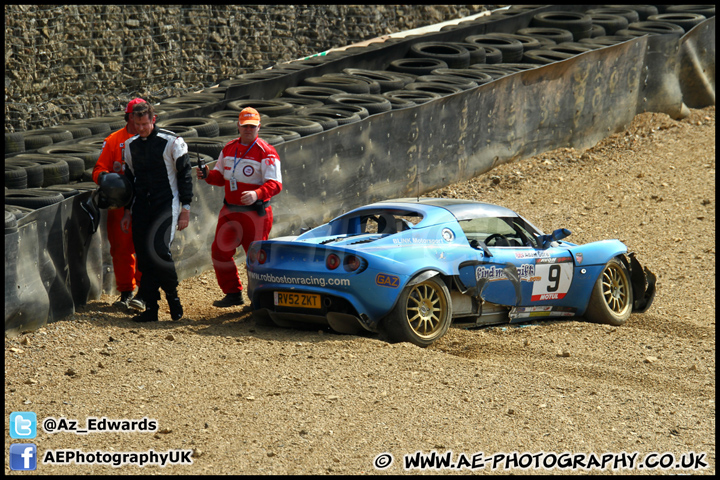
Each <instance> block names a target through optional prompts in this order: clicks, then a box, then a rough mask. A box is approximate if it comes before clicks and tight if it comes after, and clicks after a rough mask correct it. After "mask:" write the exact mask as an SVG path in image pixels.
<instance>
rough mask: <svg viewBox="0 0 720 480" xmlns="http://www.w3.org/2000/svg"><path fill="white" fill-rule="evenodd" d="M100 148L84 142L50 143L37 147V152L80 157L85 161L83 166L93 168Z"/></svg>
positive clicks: (98, 156)
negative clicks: (46, 145)
mask: <svg viewBox="0 0 720 480" xmlns="http://www.w3.org/2000/svg"><path fill="white" fill-rule="evenodd" d="M101 151H102V148H97V147H94V146H92V145H86V144H78V143H75V144H70V145H51V146H49V147H43V148H40V149H38V153H42V154H48V155H56V156H57V155H68V156H71V157H77V158H82V159H83V161H84V162H85V168H93V167H94V166H95V164H96V163H97V160H98V158H100V152H101Z"/></svg>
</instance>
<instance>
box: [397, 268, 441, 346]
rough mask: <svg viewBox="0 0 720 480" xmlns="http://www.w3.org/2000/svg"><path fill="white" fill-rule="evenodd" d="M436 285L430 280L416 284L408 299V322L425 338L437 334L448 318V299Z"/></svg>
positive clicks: (414, 330)
mask: <svg viewBox="0 0 720 480" xmlns="http://www.w3.org/2000/svg"><path fill="white" fill-rule="evenodd" d="M436 285H437V284H435V283H429V282H423V283H420V284H418V285H415V286H413V288H412V291H411V292H410V295H408V299H407V306H406V318H407V322H408V324H409V325H410V328H411V329H412V330H413V332H415V334H417V335H418V336H420V337H423V338H428V337H432V336H433V335H435V334H436V333H437V331H438V330H440V328H441V327H442V326H443V325H444V324H445V323H446V320H447V319H446V318H445V317H446V316H447V311H448V309H447V300H446V299H445V296H444V295H442V294H441V292H440V291H439V290H438V289H437V288H436Z"/></svg>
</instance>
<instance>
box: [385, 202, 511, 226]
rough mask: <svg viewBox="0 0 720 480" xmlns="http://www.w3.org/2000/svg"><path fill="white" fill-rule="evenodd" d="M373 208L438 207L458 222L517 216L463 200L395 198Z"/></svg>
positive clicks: (498, 208)
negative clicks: (446, 211)
mask: <svg viewBox="0 0 720 480" xmlns="http://www.w3.org/2000/svg"><path fill="white" fill-rule="evenodd" d="M373 205H374V206H378V207H380V206H397V207H405V208H408V207H409V208H412V207H417V206H418V205H428V206H432V207H440V208H444V209H446V210H448V211H449V212H450V213H452V214H453V216H454V217H455V218H456V219H457V220H458V221H460V220H470V219H473V218H483V217H517V216H518V214H517V213H515V212H514V211H512V210H510V209H509V208H505V207H501V206H499V205H494V204H492V203H483V202H477V201H474V200H463V199H458V198H425V197H420V198H396V199H390V200H383V201H381V202H377V203H375V204H373Z"/></svg>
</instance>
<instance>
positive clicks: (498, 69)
mask: <svg viewBox="0 0 720 480" xmlns="http://www.w3.org/2000/svg"><path fill="white" fill-rule="evenodd" d="M540 50H542V49H540ZM537 51H538V50H531V51H530V52H537ZM530 52H527V53H530ZM523 55H525V54H523ZM470 68H471V69H472V70H477V71H478V72H481V73H485V74H487V75H490V76H491V77H492V79H493V80H497V79H498V78H500V77H504V76H505V75H510V74H512V73H516V72H517V71H518V70H517V69H515V68H506V67H505V66H504V64H502V63H498V64H495V65H471V66H470Z"/></svg>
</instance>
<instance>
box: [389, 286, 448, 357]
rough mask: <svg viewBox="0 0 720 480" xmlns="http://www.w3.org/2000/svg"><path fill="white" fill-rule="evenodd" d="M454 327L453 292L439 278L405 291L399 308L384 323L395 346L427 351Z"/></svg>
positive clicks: (399, 302) (410, 287) (397, 305)
mask: <svg viewBox="0 0 720 480" xmlns="http://www.w3.org/2000/svg"><path fill="white" fill-rule="evenodd" d="M450 323H452V300H451V298H450V291H449V290H448V288H447V286H445V283H444V282H443V281H442V280H441V279H439V278H437V277H432V278H429V279H427V280H425V281H424V282H420V283H418V284H416V285H411V286H408V287H405V289H404V290H403V291H402V293H401V294H400V298H399V299H398V301H397V304H396V305H395V308H394V309H393V310H392V312H390V314H389V315H388V316H387V317H385V318H384V319H383V325H384V329H385V332H386V334H387V336H388V339H389V340H390V341H391V342H410V343H413V344H415V345H417V346H419V347H427V346H428V345H430V344H432V343H433V342H434V341H436V340H437V339H439V338H440V337H442V336H443V335H445V333H446V332H447V329H448V328H449V327H450Z"/></svg>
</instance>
